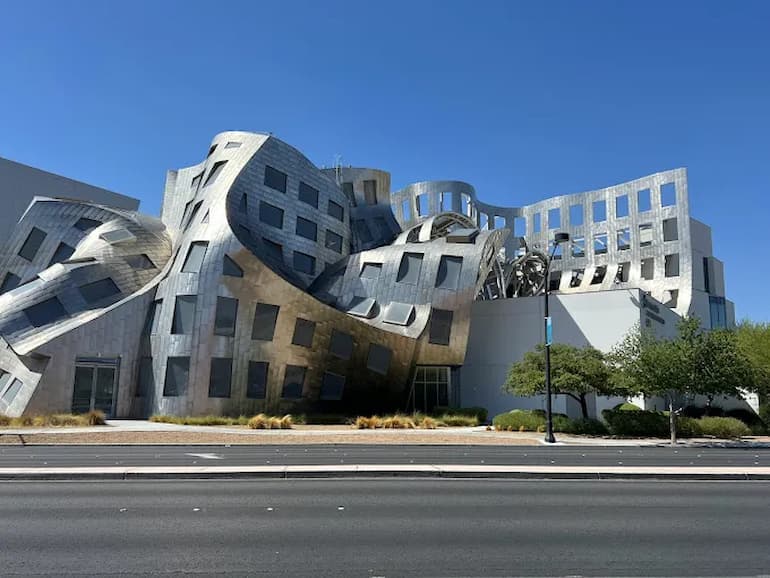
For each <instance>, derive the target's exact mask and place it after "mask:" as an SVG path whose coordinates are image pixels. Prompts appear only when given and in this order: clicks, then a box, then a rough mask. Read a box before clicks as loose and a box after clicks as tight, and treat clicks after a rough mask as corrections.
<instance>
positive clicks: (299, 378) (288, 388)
mask: <svg viewBox="0 0 770 578" xmlns="http://www.w3.org/2000/svg"><path fill="white" fill-rule="evenodd" d="M306 370H307V368H306V367H302V366H300V365H287V366H286V371H285V373H284V377H283V390H282V391H281V397H282V398H284V399H300V398H301V397H302V389H303V388H304V386H305V372H306Z"/></svg>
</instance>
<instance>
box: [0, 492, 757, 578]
mask: <svg viewBox="0 0 770 578" xmlns="http://www.w3.org/2000/svg"><path fill="white" fill-rule="evenodd" d="M768 505H770V484H769V483H765V482H717V483H711V482H708V483H706V482H609V481H604V482H588V481H583V482H566V481H544V482H524V481H492V480H473V481H460V480H333V481H332V480H326V481H318V480H290V481H267V480H265V481H226V482H211V481H194V482H193V481H188V482H139V481H134V482H96V483H84V482H47V483H46V482H43V483H37V482H34V483H33V482H26V483H15V482H8V483H0V519H2V521H3V522H2V524H0V544H2V546H1V547H0V572H2V574H3V575H4V576H8V575H19V574H22V575H24V574H51V575H57V576H62V575H78V576H84V575H108V574H113V573H120V574H121V575H135V574H153V575H160V574H164V575H175V574H200V575H214V574H236V575H238V574H239V575H263V576H335V577H336V576H362V577H367V578H372V577H375V576H387V577H390V576H505V575H519V576H520V575H529V576H544V575H558V576H564V575H571V576H574V575H583V576H599V575H603V576H607V575H613V576H642V575H643V576H672V575H677V576H695V575H698V576H737V575H742V576H753V575H759V574H764V573H767V571H768V569H770V547H769V546H770V517H768V514H767V513H768Z"/></svg>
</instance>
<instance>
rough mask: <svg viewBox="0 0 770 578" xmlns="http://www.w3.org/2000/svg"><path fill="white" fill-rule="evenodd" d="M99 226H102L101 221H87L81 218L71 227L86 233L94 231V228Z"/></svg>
mask: <svg viewBox="0 0 770 578" xmlns="http://www.w3.org/2000/svg"><path fill="white" fill-rule="evenodd" d="M101 224H102V222H101V221H96V220H94V219H87V218H86V217H81V218H80V219H78V220H77V222H76V223H75V224H74V225H73V227H75V228H76V229H78V230H80V231H83V232H88V231H91V230H93V229H96V227H98V226H99V225H101Z"/></svg>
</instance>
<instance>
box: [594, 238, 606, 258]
mask: <svg viewBox="0 0 770 578" xmlns="http://www.w3.org/2000/svg"><path fill="white" fill-rule="evenodd" d="M607 245H608V243H607V233H595V234H594V255H604V254H605V253H607Z"/></svg>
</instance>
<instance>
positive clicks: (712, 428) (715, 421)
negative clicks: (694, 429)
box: [698, 417, 751, 439]
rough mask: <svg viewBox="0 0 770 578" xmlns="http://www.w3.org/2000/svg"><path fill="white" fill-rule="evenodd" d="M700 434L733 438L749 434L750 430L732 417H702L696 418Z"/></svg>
mask: <svg viewBox="0 0 770 578" xmlns="http://www.w3.org/2000/svg"><path fill="white" fill-rule="evenodd" d="M698 425H699V426H700V430H701V435H706V436H714V437H717V438H726V439H734V438H739V437H742V436H748V435H751V430H750V429H749V426H747V425H746V424H745V423H743V422H742V421H740V420H738V419H735V418H734V417H702V418H700V419H699V420H698Z"/></svg>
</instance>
